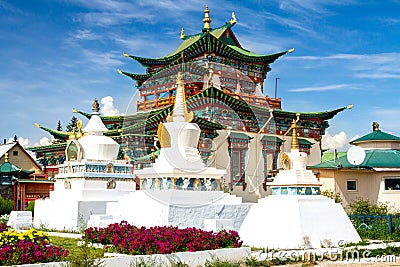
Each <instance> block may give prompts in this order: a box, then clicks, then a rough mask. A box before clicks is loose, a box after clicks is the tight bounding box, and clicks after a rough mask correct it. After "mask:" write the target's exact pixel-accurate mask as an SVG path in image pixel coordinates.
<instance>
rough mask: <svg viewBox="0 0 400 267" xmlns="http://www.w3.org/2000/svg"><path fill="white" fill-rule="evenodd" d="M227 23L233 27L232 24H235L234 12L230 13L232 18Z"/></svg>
mask: <svg viewBox="0 0 400 267" xmlns="http://www.w3.org/2000/svg"><path fill="white" fill-rule="evenodd" d="M229 23H230V24H231V25H233V24H235V23H236V16H235V12H232V18H231V20H230V21H229Z"/></svg>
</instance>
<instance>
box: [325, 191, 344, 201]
mask: <svg viewBox="0 0 400 267" xmlns="http://www.w3.org/2000/svg"><path fill="white" fill-rule="evenodd" d="M321 195H323V196H326V197H329V198H331V199H333V200H335V203H342V202H343V199H342V197H341V195H340V193H336V194H335V192H333V190H325V191H322V192H321Z"/></svg>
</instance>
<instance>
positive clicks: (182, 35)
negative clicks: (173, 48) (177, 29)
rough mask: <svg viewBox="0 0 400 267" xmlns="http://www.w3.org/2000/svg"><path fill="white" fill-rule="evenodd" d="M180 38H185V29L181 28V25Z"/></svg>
mask: <svg viewBox="0 0 400 267" xmlns="http://www.w3.org/2000/svg"><path fill="white" fill-rule="evenodd" d="M180 38H181V39H183V38H185V29H183V27H182V30H181V37H180Z"/></svg>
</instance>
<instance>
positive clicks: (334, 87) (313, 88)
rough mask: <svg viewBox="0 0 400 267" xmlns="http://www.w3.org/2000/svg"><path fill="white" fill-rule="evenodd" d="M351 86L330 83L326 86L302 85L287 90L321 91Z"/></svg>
mask: <svg viewBox="0 0 400 267" xmlns="http://www.w3.org/2000/svg"><path fill="white" fill-rule="evenodd" d="M349 87H351V86H350V85H349V84H332V85H326V86H315V87H303V88H296V89H291V90H289V91H290V92H321V91H333V90H340V89H344V88H349Z"/></svg>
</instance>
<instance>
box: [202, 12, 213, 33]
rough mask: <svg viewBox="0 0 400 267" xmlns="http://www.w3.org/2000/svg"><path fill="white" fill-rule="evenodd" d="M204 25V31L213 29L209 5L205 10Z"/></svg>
mask: <svg viewBox="0 0 400 267" xmlns="http://www.w3.org/2000/svg"><path fill="white" fill-rule="evenodd" d="M203 23H204V27H203V32H207V31H210V30H211V25H210V23H211V18H210V10H208V6H206V9H205V10H204V19H203Z"/></svg>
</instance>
